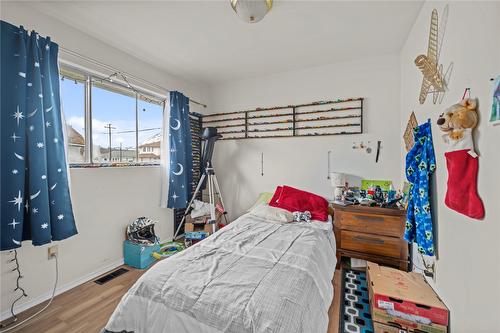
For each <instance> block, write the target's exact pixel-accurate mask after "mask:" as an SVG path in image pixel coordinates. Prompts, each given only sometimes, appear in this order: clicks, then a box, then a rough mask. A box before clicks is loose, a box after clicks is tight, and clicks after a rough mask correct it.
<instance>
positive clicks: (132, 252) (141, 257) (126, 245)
mask: <svg viewBox="0 0 500 333" xmlns="http://www.w3.org/2000/svg"><path fill="white" fill-rule="evenodd" d="M159 251H160V244H155V245H151V246H148V245H144V244H137V243H133V242H131V241H128V240H126V241H124V242H123V256H124V258H125V265H129V266H132V267H135V268H139V269H144V268H148V267H149V266H150V265H151V264H152V263H153V262H154V261H156V259H155V258H153V257H152V256H151V255H152V254H153V252H159Z"/></svg>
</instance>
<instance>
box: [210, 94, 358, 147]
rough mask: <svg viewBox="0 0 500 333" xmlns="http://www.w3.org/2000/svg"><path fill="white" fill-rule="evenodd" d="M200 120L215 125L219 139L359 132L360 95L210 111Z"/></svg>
mask: <svg viewBox="0 0 500 333" xmlns="http://www.w3.org/2000/svg"><path fill="white" fill-rule="evenodd" d="M266 118H271V119H266ZM261 119H262V121H261ZM202 123H203V127H207V126H211V127H216V128H217V130H218V131H219V133H220V134H222V135H223V138H222V140H238V139H255V138H284V137H295V136H325V135H348V134H361V133H363V98H349V99H337V100H332V101H319V102H312V103H306V104H296V105H287V106H275V107H269V108H257V109H252V110H245V111H233V112H224V113H213V114H208V115H204V116H203V118H202ZM259 133H264V135H259Z"/></svg>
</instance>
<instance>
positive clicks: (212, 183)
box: [174, 127, 227, 240]
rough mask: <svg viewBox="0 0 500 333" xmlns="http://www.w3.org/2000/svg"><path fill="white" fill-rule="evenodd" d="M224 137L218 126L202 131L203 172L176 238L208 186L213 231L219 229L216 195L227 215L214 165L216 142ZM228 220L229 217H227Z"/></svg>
mask: <svg viewBox="0 0 500 333" xmlns="http://www.w3.org/2000/svg"><path fill="white" fill-rule="evenodd" d="M221 138H222V135H220V134H218V133H217V128H215V127H206V128H205V129H204V130H203V132H202V133H201V139H202V140H203V141H204V142H205V143H204V145H203V150H202V154H201V156H202V158H201V167H202V173H201V177H200V180H199V182H198V185H197V186H196V190H195V191H194V193H193V197H192V198H191V201H190V202H189V204H188V206H187V208H186V211H185V212H184V216H183V217H182V220H181V223H179V226H178V227H177V230H176V231H175V234H174V240H175V239H176V238H177V236H178V234H179V231H180V230H181V228H182V226H183V225H184V222H185V221H186V216H187V215H189V214H190V213H191V209H192V208H191V207H192V204H193V202H194V200H195V198H196V197H197V196H198V193H200V191H202V190H205V189H206V188H207V187H208V198H209V204H210V220H209V221H208V222H207V223H208V224H211V225H212V231H213V232H216V231H217V223H216V215H215V196H216V195H217V197H218V198H219V202H220V204H221V206H222V209H223V213H222V214H223V215H224V217H225V216H226V214H227V212H226V209H225V208H224V207H225V205H224V201H223V200H222V195H221V192H220V188H219V182H218V181H217V176H216V175H215V170H214V168H213V166H212V156H213V153H214V147H215V142H216V141H217V140H219V139H221ZM226 222H227V219H226Z"/></svg>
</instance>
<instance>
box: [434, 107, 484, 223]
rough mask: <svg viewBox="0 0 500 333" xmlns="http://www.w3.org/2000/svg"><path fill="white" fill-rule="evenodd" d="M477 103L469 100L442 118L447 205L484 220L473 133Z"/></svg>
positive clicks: (476, 118) (450, 108) (447, 112)
mask: <svg viewBox="0 0 500 333" xmlns="http://www.w3.org/2000/svg"><path fill="white" fill-rule="evenodd" d="M478 118H479V117H478V112H477V101H476V100H475V99H471V98H467V99H464V100H462V101H460V102H459V103H457V104H454V105H452V106H450V107H449V108H448V109H447V110H446V111H445V113H443V114H441V115H440V116H439V119H438V120H437V125H438V126H439V128H440V129H441V131H443V132H444V134H443V139H444V142H445V143H446V144H447V149H446V153H445V157H446V166H447V169H448V189H447V191H446V199H445V203H446V205H447V206H448V207H449V208H451V209H453V210H455V211H457V212H459V213H461V214H464V215H466V216H469V217H472V218H475V219H482V218H483V217H484V206H483V202H482V200H481V198H480V197H479V194H478V193H477V173H478V167H479V164H478V155H477V154H476V152H475V151H474V140H473V130H474V128H475V127H476V126H477V123H478Z"/></svg>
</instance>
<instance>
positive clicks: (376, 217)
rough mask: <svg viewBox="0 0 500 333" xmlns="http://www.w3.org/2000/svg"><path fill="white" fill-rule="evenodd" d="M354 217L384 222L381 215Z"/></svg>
mask: <svg viewBox="0 0 500 333" xmlns="http://www.w3.org/2000/svg"><path fill="white" fill-rule="evenodd" d="M355 216H356V219H358V220H364V221H370V222H384V218H383V217H382V216H368V215H355Z"/></svg>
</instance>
